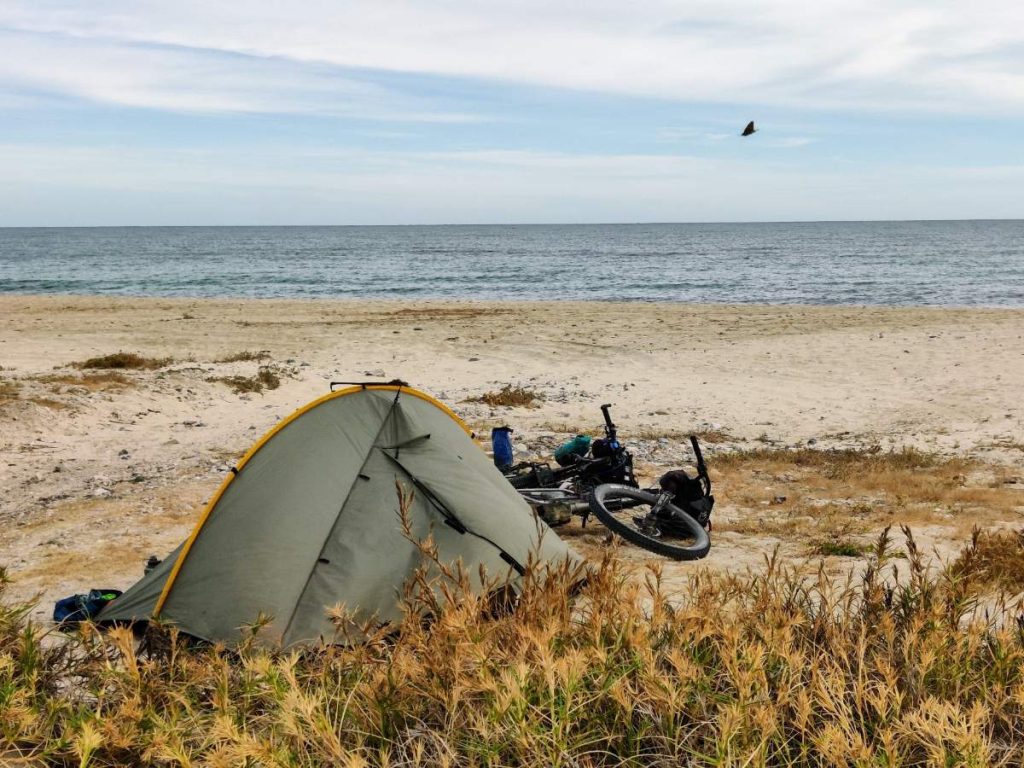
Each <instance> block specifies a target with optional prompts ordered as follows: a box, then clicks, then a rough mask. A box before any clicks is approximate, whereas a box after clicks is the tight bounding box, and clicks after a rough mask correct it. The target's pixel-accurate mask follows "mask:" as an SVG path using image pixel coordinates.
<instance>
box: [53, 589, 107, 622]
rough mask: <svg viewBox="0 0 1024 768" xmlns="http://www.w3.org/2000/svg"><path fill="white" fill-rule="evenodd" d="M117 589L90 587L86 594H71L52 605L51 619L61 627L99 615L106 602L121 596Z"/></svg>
mask: <svg viewBox="0 0 1024 768" xmlns="http://www.w3.org/2000/svg"><path fill="white" fill-rule="evenodd" d="M121 594H122V593H121V590H119V589H91V590H89V594H87V595H71V597H65V598H63V599H62V600H58V601H57V602H56V603H55V604H54V606H53V620H54V621H55V622H56V623H57V625H58V626H59V627H60V628H61V629H69V628H74V626H75V625H77V624H80V623H81V622H83V621H88V620H90V619H94V618H96V617H97V616H99V615H100V611H102V610H103V609H104V608H105V607H106V605H107V603H109V602H110V601H111V600H114V599H115V598H118V597H120V596H121Z"/></svg>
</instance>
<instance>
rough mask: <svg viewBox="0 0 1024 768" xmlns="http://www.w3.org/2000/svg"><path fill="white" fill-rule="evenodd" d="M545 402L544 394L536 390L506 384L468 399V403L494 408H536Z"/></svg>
mask: <svg viewBox="0 0 1024 768" xmlns="http://www.w3.org/2000/svg"><path fill="white" fill-rule="evenodd" d="M543 400H544V394H543V393H542V392H538V391H537V390H535V389H531V388H529V387H523V386H513V385H512V384H506V385H504V386H503V387H502V388H501V389H498V390H494V391H491V392H484V393H483V394H482V395H476V396H474V397H468V398H466V402H467V403H483V404H485V405H489V406H491V407H492V408H496V407H506V408H534V407H537V406H538V405H539V404H540V403H541V402H542V401H543Z"/></svg>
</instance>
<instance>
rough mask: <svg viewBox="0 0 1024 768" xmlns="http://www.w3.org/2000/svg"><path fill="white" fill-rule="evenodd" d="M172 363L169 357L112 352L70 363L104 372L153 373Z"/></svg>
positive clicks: (77, 366)
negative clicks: (134, 371)
mask: <svg viewBox="0 0 1024 768" xmlns="http://www.w3.org/2000/svg"><path fill="white" fill-rule="evenodd" d="M172 362H174V361H173V360H172V359H171V358H169V357H145V356H143V355H139V354H136V353H135V352H114V353H113V354H110V355H102V356H100V357H90V358H89V359H88V360H82V361H81V362H77V363H71V366H72V367H73V368H79V369H85V368H97V369H106V370H136V371H154V370H157V369H158V368H164V367H166V366H168V365H170V364H171V363H172Z"/></svg>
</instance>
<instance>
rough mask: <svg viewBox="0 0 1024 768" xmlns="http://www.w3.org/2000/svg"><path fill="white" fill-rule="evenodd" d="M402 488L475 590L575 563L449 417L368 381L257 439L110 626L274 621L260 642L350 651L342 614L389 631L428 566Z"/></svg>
mask: <svg viewBox="0 0 1024 768" xmlns="http://www.w3.org/2000/svg"><path fill="white" fill-rule="evenodd" d="M396 482H397V483H400V484H401V485H402V486H404V487H405V488H406V489H407V490H409V491H411V492H412V493H413V501H412V505H411V507H410V509H409V514H408V520H409V524H410V526H411V532H412V535H413V537H414V538H416V539H425V538H426V537H427V536H431V537H432V538H433V540H434V542H435V544H436V545H437V549H438V553H439V556H440V559H441V561H442V562H449V563H454V562H456V561H461V563H462V565H463V566H464V567H465V570H466V572H467V574H468V576H469V577H470V579H471V582H472V586H473V588H474V589H477V590H479V589H481V588H482V586H483V582H482V581H481V578H480V567H481V566H482V567H483V570H484V572H485V574H486V577H487V579H488V580H490V579H500V580H502V581H506V582H511V583H512V584H513V585H515V583H516V582H518V580H519V577H520V575H521V573H522V571H523V568H524V567H525V566H526V564H527V563H528V562H530V561H533V562H536V563H539V564H541V565H544V564H552V565H554V564H559V563H563V562H566V561H569V562H572V563H575V562H576V561H577V558H576V556H575V555H574V554H573V553H572V551H571V550H570V549H569V548H568V547H567V546H566V545H565V543H564V542H562V541H561V540H560V539H559V538H558V537H557V536H556V535H555V534H554V532H552V531H551V530H549V529H548V528H547V527H546V526H545V525H544V523H543V522H541V521H540V520H539V519H537V518H536V516H535V515H534V514H533V512H532V511H531V509H530V507H529V505H528V504H526V502H525V501H524V500H523V499H522V498H521V497H520V496H519V494H518V493H516V491H515V490H514V489H513V488H512V486H511V485H510V484H509V483H508V482H507V481H506V480H505V479H504V478H503V477H502V475H501V474H500V473H499V472H498V471H497V469H496V468H495V467H494V465H493V464H492V462H491V461H490V459H489V458H488V457H487V456H486V454H485V453H484V452H483V451H482V450H480V448H479V447H478V446H477V445H476V444H475V443H474V442H473V440H472V438H471V437H470V436H469V434H468V431H467V430H466V429H465V426H464V425H463V424H462V423H461V422H460V421H459V420H458V417H456V416H455V415H454V414H453V413H452V412H451V411H450V410H448V409H447V408H446V407H444V406H443V405H442V404H440V403H438V402H437V401H436V400H433V398H431V397H429V396H428V395H425V394H424V393H422V392H418V391H417V390H414V389H411V388H408V387H405V386H398V385H368V386H364V387H353V388H351V389H346V390H341V391H339V392H335V393H332V394H330V395H327V396H325V397H323V398H321V399H320V400H317V401H314V402H313V403H311V404H310V405H308V406H306V407H305V408H303V409H300V410H299V411H297V412H296V413H295V414H294V415H293V416H292V417H290V418H289V419H287V420H285V421H284V422H283V423H282V424H281V425H279V426H278V427H277V428H275V429H274V430H272V431H271V432H270V433H269V434H268V435H267V436H266V437H264V438H263V439H262V440H261V441H260V442H258V443H257V444H256V446H254V448H253V449H252V450H250V452H249V453H248V454H247V455H246V456H245V458H244V459H243V460H242V461H241V462H239V466H238V468H237V470H236V471H235V472H234V473H233V474H232V475H230V476H229V477H228V478H227V479H226V480H225V482H224V484H223V485H222V486H221V489H220V491H219V492H218V493H217V494H216V495H215V496H214V498H213V499H212V500H211V502H210V504H209V505H208V506H207V508H206V510H205V511H204V514H203V516H202V517H201V519H200V522H199V524H198V525H197V526H196V529H195V531H193V534H192V535H191V536H190V537H189V539H188V540H187V541H186V542H184V543H183V544H182V545H181V546H179V547H178V549H177V550H175V552H174V553H172V554H171V555H170V556H169V557H168V558H167V559H166V560H165V561H164V562H163V563H161V564H160V566H159V567H157V568H156V569H154V570H153V571H151V572H150V573H149V574H147V575H146V576H145V577H144V578H143V579H142V580H141V581H139V582H138V583H137V584H136V585H135V586H133V587H132V588H131V589H129V590H128V591H127V592H125V594H124V595H122V596H121V597H119V598H117V599H116V600H114V601H113V602H112V603H110V605H109V606H108V607H107V608H106V609H105V610H104V611H103V613H102V614H101V615H100V617H99V618H100V621H110V622H117V621H139V620H146V619H149V618H152V617H154V616H159V617H160V618H161V619H162V620H164V621H167V622H170V623H173V624H174V625H176V626H177V627H178V628H179V629H180V630H181V631H183V632H186V633H187V634H190V635H194V636H196V637H198V638H202V639H205V640H210V641H218V642H225V643H228V644H230V643H232V642H233V641H237V640H238V639H239V637H240V635H239V630H240V628H241V627H243V626H245V625H249V624H252V623H253V622H255V621H256V619H257V618H258V617H259V616H264V617H270V618H269V621H268V624H267V625H266V626H265V628H264V629H263V631H262V632H263V633H262V634H261V638H262V639H263V640H264V641H265V642H267V643H268V644H275V645H277V644H280V645H284V646H292V645H297V644H305V643H314V642H321V641H325V642H333V641H337V640H339V636H338V628H337V627H336V626H335V625H334V624H333V623H332V622H331V621H330V619H329V618H328V616H327V610H328V609H329V608H331V607H333V606H336V605H339V604H341V605H344V606H345V607H346V608H347V609H349V610H351V611H354V613H355V616H356V618H357V619H359V620H371V619H372V620H376V621H380V622H390V621H394V620H396V619H398V618H399V617H400V606H399V596H400V593H401V589H402V586H403V585H404V584H405V582H406V581H407V579H408V578H409V576H411V575H412V573H413V572H414V571H415V570H416V569H417V568H419V567H421V566H422V556H421V554H420V551H419V549H418V548H417V547H416V545H415V544H414V542H412V541H410V540H409V539H408V538H407V537H406V535H405V533H404V532H403V531H402V526H401V521H400V518H399V514H398V495H397V489H396Z"/></svg>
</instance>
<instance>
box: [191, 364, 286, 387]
mask: <svg viewBox="0 0 1024 768" xmlns="http://www.w3.org/2000/svg"><path fill="white" fill-rule="evenodd" d="M207 381H210V382H217V383H220V384H226V385H227V386H229V387H231V389H232V391H233V392H235V393H236V394H244V393H246V392H257V393H259V392H263V390H265V389H277V388H278V387H280V386H281V379H280V377H279V376H278V375H277V373H275V372H274V370H273V369H272V368H270V367H269V366H261V367H260V369H259V370H258V371H257V372H256V375H255V376H218V377H215V378H211V379H207Z"/></svg>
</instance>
